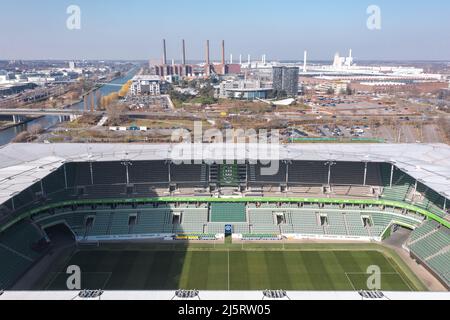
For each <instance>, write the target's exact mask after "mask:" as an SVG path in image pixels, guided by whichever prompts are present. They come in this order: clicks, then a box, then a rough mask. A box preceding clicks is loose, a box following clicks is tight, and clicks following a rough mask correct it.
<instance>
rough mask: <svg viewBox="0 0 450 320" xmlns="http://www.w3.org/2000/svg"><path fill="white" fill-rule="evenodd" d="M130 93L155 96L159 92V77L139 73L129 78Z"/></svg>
mask: <svg viewBox="0 0 450 320" xmlns="http://www.w3.org/2000/svg"><path fill="white" fill-rule="evenodd" d="M131 81H132V83H131V86H130V94H131V95H132V96H137V95H150V96H157V95H160V94H161V79H160V77H159V76H154V75H140V76H135V77H134V78H133V79H131Z"/></svg>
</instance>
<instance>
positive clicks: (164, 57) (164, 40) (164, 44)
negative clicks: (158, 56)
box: [163, 39, 167, 65]
mask: <svg viewBox="0 0 450 320" xmlns="http://www.w3.org/2000/svg"><path fill="white" fill-rule="evenodd" d="M163 64H164V65H166V64H167V49H166V39H163Z"/></svg>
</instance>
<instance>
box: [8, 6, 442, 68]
mask: <svg viewBox="0 0 450 320" xmlns="http://www.w3.org/2000/svg"><path fill="white" fill-rule="evenodd" d="M1 2H2V3H1V5H0V59H149V58H160V57H161V39H162V38H166V39H167V44H168V57H169V59H171V58H175V59H179V58H180V56H181V49H180V47H181V39H183V38H184V39H186V42H187V51H188V58H190V59H203V57H204V54H203V53H204V49H203V45H204V41H205V40H206V39H209V40H210V41H211V56H212V58H214V59H218V58H219V55H220V41H221V40H222V39H224V40H225V41H226V45H227V58H228V56H229V54H230V53H233V54H234V56H235V57H238V55H239V54H240V53H242V54H243V55H244V56H247V54H251V55H252V56H254V57H256V56H260V55H261V54H263V53H266V54H267V58H268V59H296V60H299V61H300V60H302V59H303V50H305V49H307V50H308V51H309V56H310V58H311V59H315V60H318V59H332V57H333V56H334V53H335V52H336V51H339V52H341V53H342V54H344V53H345V54H346V53H347V51H348V49H349V48H352V49H353V52H354V56H355V57H356V59H360V60H362V59H364V60H367V59H405V60H414V59H417V60H450V41H449V39H448V37H449V33H450V18H449V14H450V1H448V0H427V1H425V0H423V1H416V0H408V1H406V0H370V1H366V0H352V1H350V0H338V1H336V0H314V1H312V0H308V1H306V0H304V1H303V0H222V1H216V0H126V1H124V0H122V1H116V0H70V1H66V0H10V1H6V0H2V1H1ZM71 4H74V5H78V6H79V7H80V8H81V29H80V30H69V29H67V27H66V20H67V18H68V17H69V15H68V14H67V13H66V9H67V7H68V6H69V5H71ZM371 4H375V5H378V6H379V7H380V9H381V18H382V19H381V30H375V31H371V30H369V29H368V28H367V26H366V21H367V19H368V17H369V15H368V14H367V13H366V10H367V7H368V6H369V5H371Z"/></svg>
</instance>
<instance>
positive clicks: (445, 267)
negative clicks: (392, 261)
mask: <svg viewBox="0 0 450 320" xmlns="http://www.w3.org/2000/svg"><path fill="white" fill-rule="evenodd" d="M407 246H408V247H409V249H410V250H411V253H412V255H413V257H416V258H417V259H418V260H420V262H421V263H422V264H424V265H425V266H426V267H428V268H429V269H431V270H432V271H433V272H434V273H435V274H436V275H437V276H438V277H439V278H440V279H441V280H442V282H443V283H444V284H445V285H446V286H447V287H450V268H449V266H450V231H449V229H447V228H445V227H442V226H440V225H439V224H437V223H435V222H434V221H426V222H424V223H423V224H422V225H421V226H420V227H418V228H416V229H415V230H414V231H413V232H412V234H411V236H410V238H409V240H408V242H407Z"/></svg>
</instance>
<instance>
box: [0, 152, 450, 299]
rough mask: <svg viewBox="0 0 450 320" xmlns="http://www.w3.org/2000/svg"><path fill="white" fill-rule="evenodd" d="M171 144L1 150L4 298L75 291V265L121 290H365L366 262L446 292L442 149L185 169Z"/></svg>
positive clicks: (447, 158)
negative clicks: (272, 169)
mask: <svg viewBox="0 0 450 320" xmlns="http://www.w3.org/2000/svg"><path fill="white" fill-rule="evenodd" d="M172 151H173V146H171V145H133V144H126V145H125V144H123V145H122V144H26V145H25V144H9V145H7V146H5V147H3V148H1V149H0V159H1V161H0V167H1V168H0V181H1V182H0V186H1V191H0V198H1V199H0V203H1V208H0V261H1V262H0V292H1V294H0V299H8V298H11V299H12V298H17V297H20V298H26V297H34V298H36V297H37V296H38V295H39V297H41V298H42V296H47V297H53V298H55V297H59V298H61V299H69V298H72V296H73V292H72V293H70V292H69V291H68V287H67V278H68V277H69V274H68V273H67V272H66V271H67V268H68V266H74V265H75V266H79V268H80V269H81V288H78V289H80V290H96V289H99V290H102V292H103V290H104V292H105V293H104V296H107V294H110V295H111V296H110V297H111V298H112V297H115V296H114V293H117V292H119V291H120V292H124V293H123V294H126V292H141V293H142V292H147V293H148V295H147V296H146V297H147V298H149V297H150V298H151V297H152V292H159V294H158V297H159V298H161V297H162V298H163V299H164V297H166V298H167V299H171V298H173V297H174V296H176V297H181V298H182V297H190V298H192V297H194V296H197V294H192V292H194V293H197V291H195V290H199V292H200V293H201V292H205V295H204V297H205V296H206V297H209V298H212V299H214V298H218V297H219V296H217V293H219V292H220V293H222V294H221V296H220V299H224V298H227V297H228V298H229V297H230V296H229V295H228V296H227V292H233V294H234V297H237V298H240V297H242V295H243V293H244V292H247V293H249V294H253V297H262V296H263V293H264V295H265V296H267V295H269V296H270V295H272V297H274V296H275V295H276V296H277V297H279V298H280V297H285V296H286V293H285V291H284V290H286V292H288V294H289V295H290V296H291V297H295V296H296V295H297V297H299V298H301V297H305V296H302V295H301V294H302V293H303V294H307V292H323V293H325V292H328V293H329V292H341V294H342V297H346V298H349V297H350V298H355V297H357V296H358V294H361V292H362V291H364V290H371V289H373V288H368V287H367V278H368V277H369V276H370V274H368V270H369V269H370V268H371V266H377V267H378V268H379V271H380V275H381V287H380V288H378V290H380V291H383V292H390V293H391V294H392V295H393V296H395V294H397V293H399V292H410V293H411V292H412V293H414V292H416V293H421V292H422V293H423V292H427V291H443V292H448V290H449V289H450V229H449V228H450V215H449V209H448V207H449V206H450V202H449V199H450V180H449V177H450V148H449V147H448V146H446V145H441V144H435V145H427V144H417V145H402V144H399V145H389V144H376V145H375V144H349V145H338V144H311V145H283V146H281V147H280V150H279V158H277V159H269V160H277V161H278V160H279V163H278V166H279V169H278V171H277V173H276V174H274V175H263V174H262V172H263V170H262V169H263V168H265V167H267V164H263V162H262V161H257V160H256V159H252V158H250V157H245V159H243V157H242V156H239V157H238V156H235V157H232V158H228V159H226V161H223V160H221V161H219V160H218V159H211V158H210V157H208V156H203V155H200V156H197V157H195V159H192V160H193V161H192V162H191V163H183V164H179V163H178V161H174V158H173V154H172ZM266 160H267V159H266ZM180 290H181V291H180ZM183 290H186V291H183ZM189 290H191V291H189ZM267 290H282V291H279V292H281V293H280V294H278V293H279V292H278V291H277V292H278V293H277V292H276V294H275V293H273V292H272V293H271V294H268V293H267ZM180 292H181V293H180ZM183 292H184V293H183ZM186 292H188V294H186ZM215 294H216V295H215ZM346 294H347V295H346ZM348 294H350V296H349V295H348ZM355 295H356V296H355ZM122 297H123V295H122ZM133 297H134V298H136V297H138V295H137V293H136V294H135V295H134V296H133ZM333 297H334V298H336V296H333Z"/></svg>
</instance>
